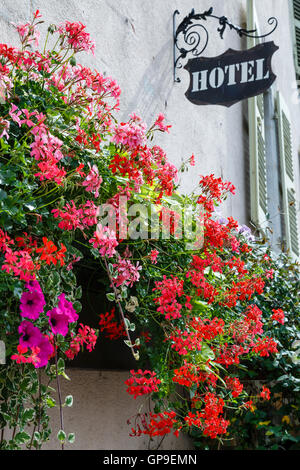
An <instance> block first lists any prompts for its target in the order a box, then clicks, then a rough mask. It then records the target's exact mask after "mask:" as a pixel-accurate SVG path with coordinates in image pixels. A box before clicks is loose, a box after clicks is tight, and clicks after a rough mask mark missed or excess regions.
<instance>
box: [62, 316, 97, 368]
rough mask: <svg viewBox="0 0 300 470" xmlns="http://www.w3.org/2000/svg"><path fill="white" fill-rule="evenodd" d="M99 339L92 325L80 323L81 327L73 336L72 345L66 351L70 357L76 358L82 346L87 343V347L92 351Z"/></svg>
mask: <svg viewBox="0 0 300 470" xmlns="http://www.w3.org/2000/svg"><path fill="white" fill-rule="evenodd" d="M96 341H97V334H96V330H94V329H93V328H91V327H90V326H87V325H83V324H82V323H80V327H79V328H78V333H77V335H75V336H73V337H72V340H71V343H70V347H69V349H68V350H67V351H66V352H65V354H66V356H67V358H68V359H71V360H72V359H74V357H75V356H77V354H78V353H79V351H80V348H81V347H83V346H84V345H86V349H87V350H88V351H89V352H91V351H92V350H93V349H94V348H95V346H96Z"/></svg>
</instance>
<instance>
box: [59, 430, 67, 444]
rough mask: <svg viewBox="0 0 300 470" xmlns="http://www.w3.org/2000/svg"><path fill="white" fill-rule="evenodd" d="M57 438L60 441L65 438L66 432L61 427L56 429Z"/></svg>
mask: <svg viewBox="0 0 300 470" xmlns="http://www.w3.org/2000/svg"><path fill="white" fill-rule="evenodd" d="M57 439H58V440H59V441H61V442H64V441H65V440H66V433H65V432H64V431H63V430H62V429H60V430H59V431H58V433H57Z"/></svg>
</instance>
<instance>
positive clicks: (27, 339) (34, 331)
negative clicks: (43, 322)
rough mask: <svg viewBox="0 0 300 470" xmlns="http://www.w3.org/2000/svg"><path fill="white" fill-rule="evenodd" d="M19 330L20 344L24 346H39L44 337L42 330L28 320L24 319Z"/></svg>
mask: <svg viewBox="0 0 300 470" xmlns="http://www.w3.org/2000/svg"><path fill="white" fill-rule="evenodd" d="M18 332H19V334H20V344H21V345H22V346H24V347H29V348H32V347H34V346H37V345H38V344H39V342H40V341H41V339H42V338H43V335H42V333H41V331H40V330H39V329H38V328H37V327H36V326H34V325H33V324H32V323H31V322H30V321H27V320H23V321H22V323H21V324H20V325H19V328H18Z"/></svg>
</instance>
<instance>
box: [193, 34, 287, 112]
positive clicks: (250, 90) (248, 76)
mask: <svg viewBox="0 0 300 470" xmlns="http://www.w3.org/2000/svg"><path fill="white" fill-rule="evenodd" d="M278 49H279V48H278V46H276V45H275V44H274V42H273V41H270V42H266V43H263V44H259V45H258V46H255V47H253V48H252V49H248V50H246V51H235V50H233V49H228V50H227V51H226V52H225V53H224V54H222V55H220V56H218V57H213V58H205V57H197V58H195V59H190V60H189V61H188V62H187V64H186V65H185V67H184V68H185V69H186V70H188V72H189V73H190V86H189V89H188V90H187V92H186V94H185V96H186V97H187V99H188V100H189V101H191V102H192V103H194V104H197V105H207V104H218V105H222V106H228V107H229V106H232V105H233V104H235V103H237V102H239V101H241V100H244V99H246V98H250V97H252V96H257V95H259V94H260V93H263V92H264V91H266V90H267V89H268V88H270V86H271V85H272V83H273V82H274V81H275V79H276V75H274V73H273V72H272V67H271V60H272V56H273V54H274V52H276V51H277V50H278Z"/></svg>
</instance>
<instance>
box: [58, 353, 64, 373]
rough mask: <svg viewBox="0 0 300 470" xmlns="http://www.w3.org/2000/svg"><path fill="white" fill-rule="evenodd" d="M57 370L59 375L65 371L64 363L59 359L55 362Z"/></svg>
mask: <svg viewBox="0 0 300 470" xmlns="http://www.w3.org/2000/svg"><path fill="white" fill-rule="evenodd" d="M57 370H58V373H59V374H62V373H63V372H64V371H65V361H64V360H63V359H62V358H61V357H60V358H59V359H58V361H57Z"/></svg>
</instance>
